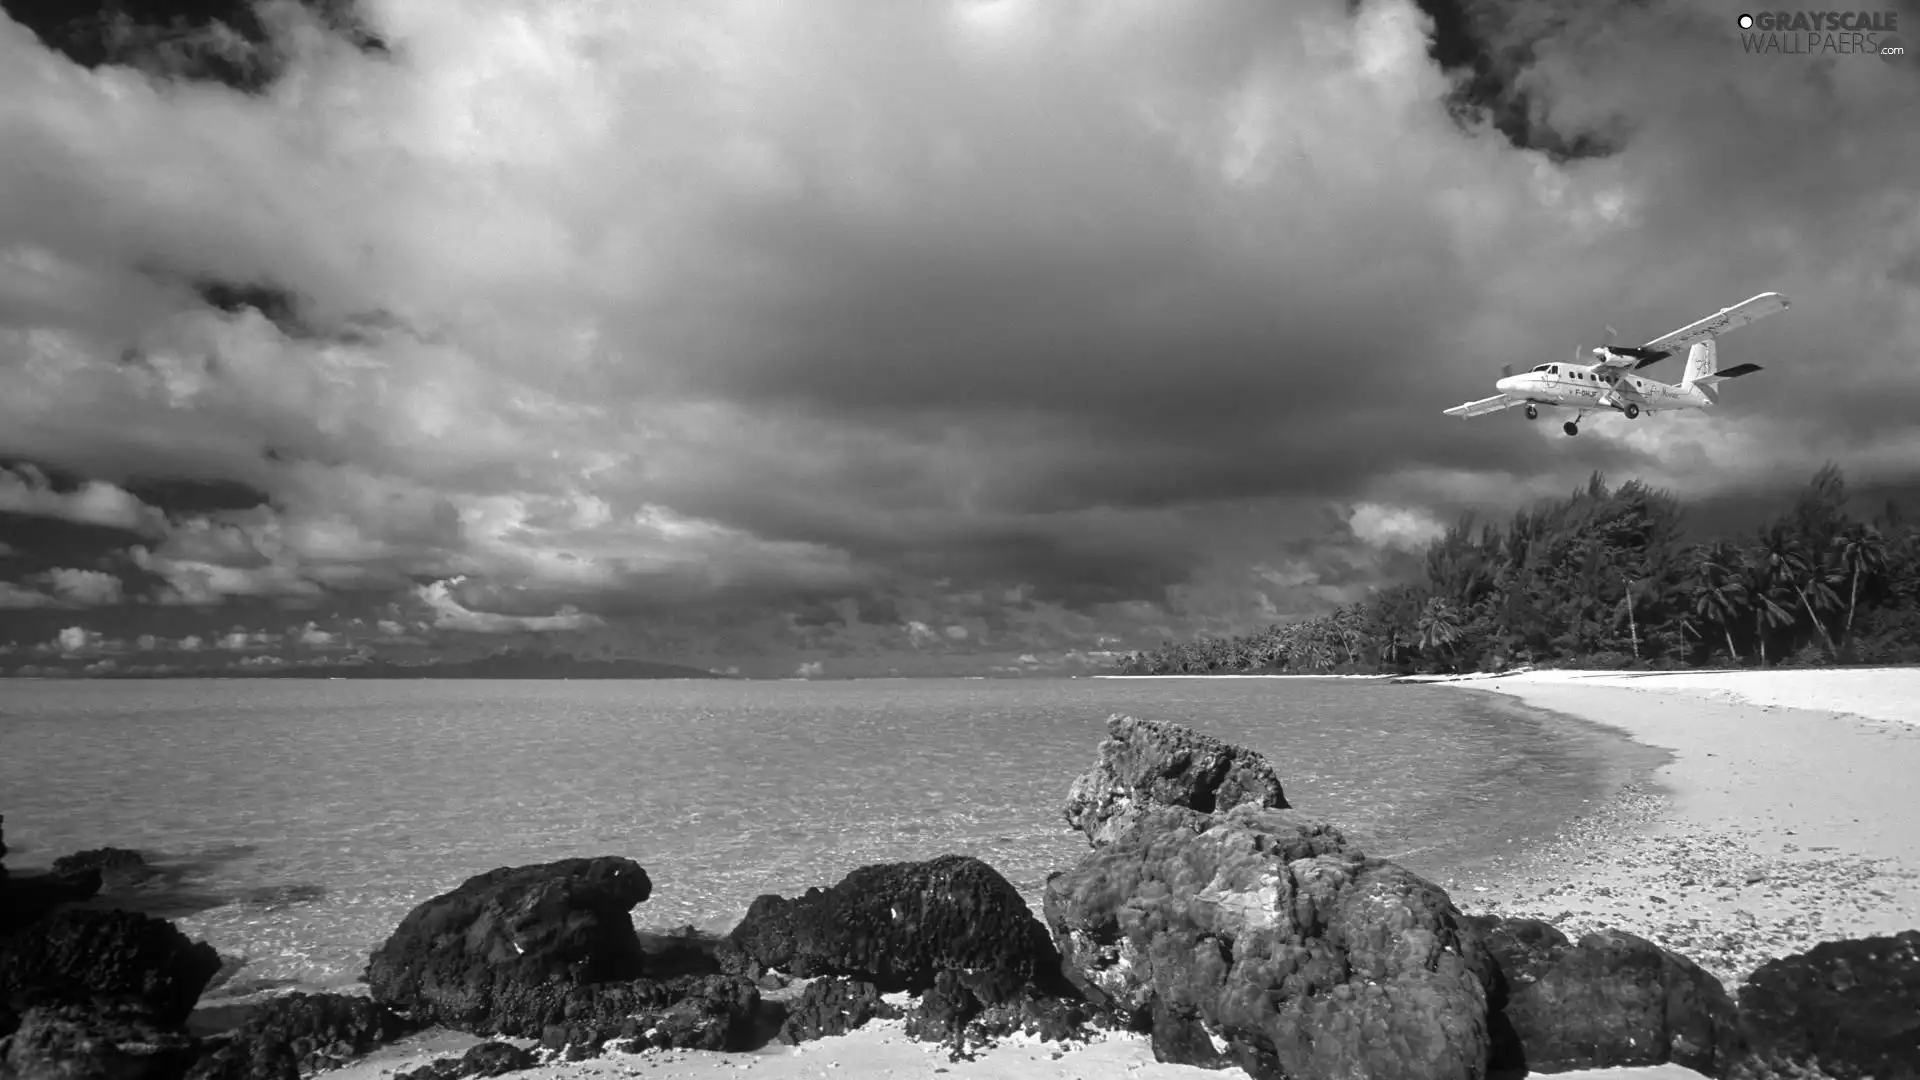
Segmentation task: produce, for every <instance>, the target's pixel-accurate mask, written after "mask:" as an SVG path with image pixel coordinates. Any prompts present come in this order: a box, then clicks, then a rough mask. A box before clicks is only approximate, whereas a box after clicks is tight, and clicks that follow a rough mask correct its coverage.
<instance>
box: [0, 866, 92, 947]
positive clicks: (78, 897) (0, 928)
mask: <svg viewBox="0 0 1920 1080" xmlns="http://www.w3.org/2000/svg"><path fill="white" fill-rule="evenodd" d="M99 892H100V871H98V870H91V869H90V870H83V871H81V872H79V873H75V874H12V875H9V876H7V877H5V878H0V942H4V941H7V940H9V939H11V938H14V937H17V936H19V935H20V933H21V932H22V931H23V930H25V929H26V928H27V927H29V926H33V925H34V924H36V923H38V922H39V921H40V920H41V919H44V918H46V917H47V916H48V915H50V914H52V913H53V912H55V911H57V910H59V909H60V908H61V907H63V906H65V905H68V904H77V903H81V902H83V901H86V900H91V899H93V897H95V896H96V895H98V894H99Z"/></svg>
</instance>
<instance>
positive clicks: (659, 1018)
mask: <svg viewBox="0 0 1920 1080" xmlns="http://www.w3.org/2000/svg"><path fill="white" fill-rule="evenodd" d="M759 1011H760V988H759V987H757V986H755V985H753V984H752V983H751V982H748V981H746V980H744V979H735V978H729V977H727V976H714V977H710V978H705V979H702V980H700V982H699V983H698V984H697V985H696V986H695V987H694V988H693V989H692V990H691V991H690V992H689V993H688V994H687V995H686V996H684V997H682V998H681V999H680V1000H679V1001H676V1002H674V1003H673V1005H671V1006H670V1007H668V1008H667V1009H666V1011H664V1012H662V1013H658V1014H656V1015H654V1016H652V1017H649V1018H647V1019H648V1020H650V1021H651V1023H650V1024H649V1025H648V1027H647V1030H643V1031H642V1032H641V1035H640V1037H641V1038H642V1039H643V1040H644V1041H645V1044H646V1045H648V1046H656V1047H660V1048H663V1049H674V1050H716V1051H732V1050H748V1049H751V1048H753V1046H755V1045H756V1044H757V1043H758V1042H759V1041H760V1040H759V1039H758V1038H757V1035H758V1031H757V1028H758V1025H757V1023H756V1020H757V1018H758V1013H759Z"/></svg>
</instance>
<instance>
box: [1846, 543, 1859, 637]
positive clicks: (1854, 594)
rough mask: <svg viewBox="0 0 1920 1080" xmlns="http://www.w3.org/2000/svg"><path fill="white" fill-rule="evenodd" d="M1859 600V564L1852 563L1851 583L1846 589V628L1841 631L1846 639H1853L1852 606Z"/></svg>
mask: <svg viewBox="0 0 1920 1080" xmlns="http://www.w3.org/2000/svg"><path fill="white" fill-rule="evenodd" d="M1859 601H1860V564H1859V563H1858V562H1856V563H1854V564H1853V584H1852V585H1851V586H1850V587H1848V589H1847V628H1846V629H1845V630H1843V631H1842V633H1844V634H1845V635H1846V636H1847V640H1848V641H1852V640H1853V607H1854V605H1855V604H1857V603H1858V602H1859Z"/></svg>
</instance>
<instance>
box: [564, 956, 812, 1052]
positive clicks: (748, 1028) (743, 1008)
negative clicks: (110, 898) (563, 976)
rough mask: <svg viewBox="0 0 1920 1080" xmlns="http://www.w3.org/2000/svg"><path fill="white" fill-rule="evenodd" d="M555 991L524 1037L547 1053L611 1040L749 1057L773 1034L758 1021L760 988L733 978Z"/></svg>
mask: <svg viewBox="0 0 1920 1080" xmlns="http://www.w3.org/2000/svg"><path fill="white" fill-rule="evenodd" d="M562 991H563V992H562V993H561V994H560V995H559V996H558V997H557V998H553V999H549V1000H547V1001H546V1002H543V1003H542V1004H543V1005H544V1006H545V1008H544V1009H543V1010H542V1011H540V1012H538V1013H532V1014H529V1015H528V1017H527V1019H528V1020H529V1021H530V1022H532V1023H537V1025H538V1026H537V1027H533V1029H532V1031H531V1034H532V1035H534V1036H536V1037H538V1038H539V1039H540V1041H541V1043H542V1044H543V1045H545V1046H546V1047H548V1048H549V1049H553V1050H562V1049H566V1050H568V1051H569V1052H574V1051H575V1050H577V1051H578V1052H579V1053H581V1054H584V1055H586V1056H592V1055H594V1054H597V1053H599V1052H600V1050H601V1048H602V1047H603V1046H605V1045H606V1044H607V1043H609V1042H613V1041H615V1040H625V1041H629V1042H632V1043H634V1044H636V1045H637V1046H639V1047H641V1048H644V1047H648V1046H658V1047H672V1048H676V1049H687V1050H726V1051H739V1050H749V1049H753V1048H754V1047H756V1046H759V1045H761V1044H762V1043H764V1042H765V1041H766V1038H765V1037H766V1036H770V1035H771V1034H772V1030H764V1029H773V1030H777V1028H778V1023H777V1022H775V1023H771V1024H768V1023H766V1022H764V1021H763V1017H762V1009H761V1001H760V990H759V988H758V987H756V986H754V985H753V983H751V982H749V981H747V980H746V979H743V978H740V977H738V976H730V975H710V976H704V977H697V978H689V977H683V978H678V979H670V980H666V981H664V982H656V981H653V980H649V979H636V980H633V981H632V982H626V983H600V984H596V985H591V986H575V987H570V988H567V987H563V988H562ZM529 1026H531V1025H529Z"/></svg>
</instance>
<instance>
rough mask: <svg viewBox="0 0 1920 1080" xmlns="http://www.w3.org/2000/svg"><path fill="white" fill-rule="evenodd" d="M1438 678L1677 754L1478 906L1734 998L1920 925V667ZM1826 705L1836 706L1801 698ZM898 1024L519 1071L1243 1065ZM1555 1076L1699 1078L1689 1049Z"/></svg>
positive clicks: (1133, 1070)
mask: <svg viewBox="0 0 1920 1080" xmlns="http://www.w3.org/2000/svg"><path fill="white" fill-rule="evenodd" d="M1756 676H1758V678H1756ZM1767 676H1774V677H1773V678H1767ZM1199 677H1213V678H1217V677H1219V676H1199ZM1256 677H1258V676H1256ZM1669 679H1677V680H1678V681H1677V682H1669V681H1668V680H1669ZM1420 681H1430V680H1420ZM1431 681H1435V682H1443V683H1444V684H1445V685H1454V686H1457V687H1458V688H1459V689H1462V690H1468V691H1473V692H1478V693H1484V694H1499V695H1501V696H1502V697H1506V698H1509V699H1516V700H1517V701H1518V703H1519V704H1521V705H1524V706H1526V707H1528V708H1530V709H1534V710H1538V711H1540V712H1543V713H1546V714H1548V715H1550V716H1551V717H1554V718H1555V719H1557V721H1558V722H1560V723H1563V724H1570V725H1579V726H1581V727H1584V728H1587V729H1588V730H1592V729H1595V728H1598V729H1603V730H1604V731H1606V732H1607V733H1608V735H1609V736H1613V737H1621V738H1624V739H1626V740H1627V741H1629V742H1630V743H1633V744H1637V745H1638V746H1640V747H1644V748H1647V749H1648V750H1649V751H1657V752H1660V753H1661V754H1662V755H1663V757H1664V760H1662V761H1660V762H1658V763H1649V762H1647V761H1646V760H1645V759H1642V760H1641V761H1639V762H1628V763H1627V764H1626V771H1625V772H1624V773H1617V774H1616V775H1615V777H1614V779H1615V781H1622V780H1623V781H1624V783H1619V784H1618V786H1616V787H1615V788H1614V791H1613V794H1612V795H1611V796H1609V797H1606V798H1604V799H1603V800H1599V801H1597V803H1596V807H1595V809H1594V810H1593V811H1592V812H1590V813H1588V814H1585V815H1581V816H1579V817H1576V818H1575V819H1574V820H1573V821H1571V822H1569V823H1568V824H1567V825H1566V826H1565V827H1564V828H1562V829H1560V830H1559V831H1558V833H1557V834H1556V835H1554V836H1553V837H1552V838H1551V839H1548V840H1547V841H1546V842H1545V843H1543V844H1541V845H1539V846H1538V847H1533V848H1531V849H1530V850H1527V851H1524V852H1516V854H1515V856H1514V858H1512V859H1511V860H1507V861H1506V862H1505V863H1504V864H1503V865H1500V866H1497V867H1495V868H1493V869H1492V870H1489V871H1486V872H1484V873H1481V874H1478V875H1475V874H1459V875H1453V879H1454V880H1453V881H1451V882H1447V883H1443V884H1445V886H1446V887H1447V889H1448V892H1449V894H1450V895H1452V896H1453V898H1454V902H1455V904H1456V905H1457V906H1458V907H1459V908H1460V909H1461V910H1462V911H1465V912H1468V913H1472V914H1483V913H1484V914H1502V915H1508V916H1531V917H1535V918H1542V919H1545V920H1547V921H1549V922H1552V923H1553V924H1554V925H1555V926H1557V927H1558V928H1559V929H1560V930H1561V931H1562V932H1564V933H1566V934H1567V936H1568V937H1569V938H1572V939H1575V940H1578V938H1579V937H1580V936H1581V935H1582V934H1584V933H1587V932H1590V931H1593V930H1597V929H1600V928H1602V927H1603V926H1604V927H1614V928H1618V929H1622V930H1626V931H1628V932H1631V933H1634V934H1638V935H1640V936H1642V937H1645V938H1648V939H1649V940H1651V941H1653V942H1655V943H1656V944H1659V945H1661V946H1664V947H1666V948H1669V949H1672V950H1674V951H1675V952H1678V953H1680V954H1682V955H1684V956H1687V957H1688V958H1690V959H1692V960H1694V961H1695V962H1697V963H1699V964H1700V965H1701V966H1702V967H1703V968H1706V969H1707V970H1708V971H1710V972H1712V973H1713V974H1714V975H1715V976H1717V977H1719V978H1720V979H1721V981H1722V982H1723V984H1725V985H1726V986H1727V988H1728V991H1729V992H1733V991H1735V990H1737V988H1738V986H1739V984H1740V982H1741V981H1742V980H1743V979H1744V978H1745V977H1746V976H1747V975H1748V974H1750V973H1751V971H1752V970H1753V969H1754V968H1755V967H1757V966H1758V965H1760V964H1761V963H1764V962H1765V961H1766V960H1768V959H1771V958H1773V957H1776V956H1782V955H1787V954H1791V953H1795V952H1801V951H1804V950H1805V949H1807V948H1809V947H1811V946H1812V945H1813V944H1815V943H1816V942H1819V941H1823V940H1831V939H1835V938H1844V937H1861V936H1867V935H1872V934H1881V933H1893V932H1897V931H1900V930H1905V929H1911V928H1913V927H1915V926H1917V925H1920V915H1917V914H1916V913H1920V829H1917V828H1916V826H1920V790H1913V791H1909V790H1907V789H1908V788H1910V787H1913V785H1911V784H1910V783H1908V782H1907V781H1908V778H1910V777H1911V776H1912V775H1915V770H1916V769H1920V710H1915V709H1906V708H1903V707H1902V703H1903V702H1905V701H1920V669H1913V668H1901V669H1853V670H1848V669H1840V670H1838V671H1830V670H1819V671H1790V672H1777V673H1776V672H1745V671H1729V672H1681V673H1672V675H1668V674H1667V673H1644V672H1589V671H1579V672H1569V671H1544V672H1527V673H1520V674H1510V675H1504V676H1500V677H1483V678H1467V679H1448V680H1431ZM1809 701H1818V702H1820V703H1822V704H1823V705H1824V706H1825V707H1824V708H1822V709H1817V710H1816V709H1807V708H1790V707H1787V706H1788V704H1805V703H1807V702H1809ZM899 1028H900V1025H899V1022H898V1021H876V1022H874V1023H871V1024H869V1025H867V1026H866V1027H864V1028H861V1029H860V1030H858V1031H855V1032H853V1033H851V1034H848V1035H844V1036H838V1037H834V1038H829V1039H824V1040H820V1041H817V1042H810V1043H807V1044H804V1045H803V1046H801V1047H798V1048H795V1047H785V1046H779V1045H777V1044H776V1045H774V1046H770V1047H768V1048H766V1049H764V1050H761V1051H758V1052H755V1053H750V1054H721V1053H704V1052H696V1051H667V1052H661V1051H649V1052H646V1053H643V1054H637V1055H626V1054H618V1053H612V1054H608V1055H607V1056H605V1057H603V1058H599V1059H594V1060H590V1061H583V1062H553V1063H550V1064H545V1065H541V1066H539V1067H538V1068H536V1069H534V1070H532V1071H530V1072H528V1073H525V1074H523V1075H526V1076H527V1077H528V1078H529V1080H573V1078H585V1077H603V1076H632V1075H640V1074H642V1073H644V1074H646V1075H650V1076H661V1077H668V1076H673V1077H688V1078H710V1077H718V1076H722V1075H738V1074H739V1073H741V1072H743V1071H744V1072H748V1073H752V1074H754V1075H757V1076H764V1077H769V1078H777V1080H802V1078H816V1077H829V1076H843V1077H846V1076H874V1077H881V1076H884V1077H890V1078H907V1077H924V1078H926V1080H934V1078H935V1077H937V1076H945V1077H951V1078H953V1080H960V1078H972V1077H978V1078H982V1080H986V1078H991V1080H1067V1078H1070V1077H1085V1076H1092V1075H1115V1076H1126V1077H1131V1078H1135V1080H1175V1078H1182V1080H1200V1078H1201V1077H1204V1076H1213V1077H1223V1078H1225V1080H1232V1078H1234V1077H1245V1075H1246V1074H1245V1072H1244V1071H1243V1070H1240V1069H1238V1068H1230V1069H1225V1070H1220V1071H1210V1070H1204V1069H1198V1068H1194V1067H1191V1066H1184V1065H1165V1064H1160V1063H1158V1062H1156V1061H1154V1060H1153V1052H1152V1049H1151V1047H1150V1045H1149V1043H1148V1042H1147V1040H1146V1039H1145V1038H1144V1037H1133V1036H1128V1035H1111V1036H1109V1037H1108V1038H1106V1039H1104V1040H1099V1041H1095V1042H1093V1043H1089V1044H1084V1045H1075V1046H1074V1047H1072V1048H1070V1049H1066V1050H1065V1051H1064V1052H1063V1051H1062V1048H1060V1047H1058V1046H1054V1045H1048V1044H1039V1043H1037V1042H1035V1041H1034V1040H1029V1039H1009V1040H1003V1041H1002V1042H1001V1043H1000V1044H999V1045H998V1046H995V1047H993V1048H989V1049H986V1050H984V1051H982V1052H980V1053H979V1054H978V1056H977V1058H976V1059H975V1060H971V1061H961V1062H951V1061H949V1060H947V1056H946V1054H945V1052H944V1051H942V1050H939V1049H937V1048H935V1047H931V1046H928V1045H926V1044H919V1043H914V1042H911V1041H909V1040H907V1039H906V1038H905V1036H904V1034H903V1033H902V1032H901V1031H900V1029H899ZM479 1041H481V1040H480V1039H478V1038H476V1037H474V1036H467V1035H458V1034H455V1033H450V1032H444V1031H435V1032H427V1033H423V1034H422V1035H420V1036H416V1037H415V1038H414V1039H412V1040H408V1041H407V1042H405V1043H401V1044H397V1045H395V1046H393V1047H389V1048H387V1049H386V1050H385V1051H382V1052H380V1053H378V1054H376V1055H374V1056H373V1057H370V1058H367V1059H364V1060H363V1061H360V1062H356V1063H355V1064H353V1065H350V1066H348V1067H347V1068H345V1069H343V1070H340V1072H339V1073H337V1074H335V1075H337V1076H338V1077H339V1078H340V1080H381V1078H384V1077H388V1076H391V1075H392V1074H393V1073H394V1072H395V1071H398V1070H399V1069H404V1068H412V1067H416V1066H418V1065H420V1064H424V1063H425V1062H427V1061H429V1060H432V1059H433V1058H434V1057H435V1056H444V1055H446V1054H448V1053H452V1052H457V1051H459V1050H461V1049H463V1048H464V1047H465V1046H467V1045H472V1044H473V1043H476V1042H479ZM1556 1075H1558V1076H1560V1077H1564V1078H1566V1080H1602V1078H1605V1080H1692V1078H1695V1077H1697V1076H1699V1074H1698V1073H1696V1072H1694V1071H1692V1070H1690V1069H1686V1068H1683V1067H1681V1066H1677V1065H1662V1066H1655V1067H1650V1068H1613V1069H1598V1070H1582V1071H1575V1072H1568V1073H1560V1074H1556Z"/></svg>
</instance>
